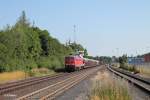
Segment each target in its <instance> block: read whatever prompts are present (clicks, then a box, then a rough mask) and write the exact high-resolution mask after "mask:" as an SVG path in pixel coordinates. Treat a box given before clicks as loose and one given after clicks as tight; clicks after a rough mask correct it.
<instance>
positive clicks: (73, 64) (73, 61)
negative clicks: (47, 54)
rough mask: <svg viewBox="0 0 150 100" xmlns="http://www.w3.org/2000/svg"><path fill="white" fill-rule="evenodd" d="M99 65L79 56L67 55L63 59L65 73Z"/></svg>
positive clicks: (96, 61)
mask: <svg viewBox="0 0 150 100" xmlns="http://www.w3.org/2000/svg"><path fill="white" fill-rule="evenodd" d="M97 65H99V61H98V60H93V59H87V58H83V57H82V56H81V55H69V56H67V57H65V69H66V71H79V70H81V69H84V68H87V67H94V66H97Z"/></svg>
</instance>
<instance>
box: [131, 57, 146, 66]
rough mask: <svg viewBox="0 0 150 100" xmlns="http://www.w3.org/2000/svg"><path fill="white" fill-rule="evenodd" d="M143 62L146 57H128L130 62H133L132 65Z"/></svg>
mask: <svg viewBox="0 0 150 100" xmlns="http://www.w3.org/2000/svg"><path fill="white" fill-rule="evenodd" d="M143 63H144V58H138V57H128V64H131V65H141V64H143Z"/></svg>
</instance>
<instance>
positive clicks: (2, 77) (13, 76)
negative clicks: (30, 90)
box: [0, 71, 28, 83]
mask: <svg viewBox="0 0 150 100" xmlns="http://www.w3.org/2000/svg"><path fill="white" fill-rule="evenodd" d="M26 77H28V74H27V73H25V72H23V71H14V72H4V73H0V83H4V82H7V81H13V80H18V79H23V78H26Z"/></svg>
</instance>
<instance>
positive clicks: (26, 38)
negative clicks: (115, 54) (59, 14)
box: [0, 11, 84, 72]
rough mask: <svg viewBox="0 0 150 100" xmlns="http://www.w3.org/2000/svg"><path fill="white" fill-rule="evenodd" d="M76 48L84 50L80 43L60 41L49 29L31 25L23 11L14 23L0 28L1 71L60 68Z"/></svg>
mask: <svg viewBox="0 0 150 100" xmlns="http://www.w3.org/2000/svg"><path fill="white" fill-rule="evenodd" d="M77 49H78V50H84V48H83V47H82V46H81V45H80V44H76V43H72V44H69V45H64V44H61V43H60V42H59V41H58V40H57V39H55V38H53V37H52V36H50V33H49V32H48V31H47V30H41V29H40V28H39V27H35V26H33V25H31V24H30V23H29V21H28V20H27V18H26V14H25V12H24V11H23V12H22V15H21V16H20V17H19V19H18V21H17V22H16V24H15V25H13V26H9V25H7V27H6V28H4V29H3V30H1V31H0V72H7V71H14V70H24V71H27V72H28V71H29V70H32V69H34V68H44V67H45V68H47V69H57V68H60V67H62V66H64V57H65V56H66V55H69V54H70V53H72V52H74V51H75V50H77Z"/></svg>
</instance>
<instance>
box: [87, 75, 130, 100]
mask: <svg viewBox="0 0 150 100" xmlns="http://www.w3.org/2000/svg"><path fill="white" fill-rule="evenodd" d="M100 77H101V76H100ZM89 99H90V100H132V99H131V96H130V95H129V91H128V84H127V83H126V82H125V81H123V80H122V81H120V80H118V79H113V78H110V75H109V77H104V78H100V79H99V80H96V81H94V85H93V88H92V91H91V95H90V96H89Z"/></svg>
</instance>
